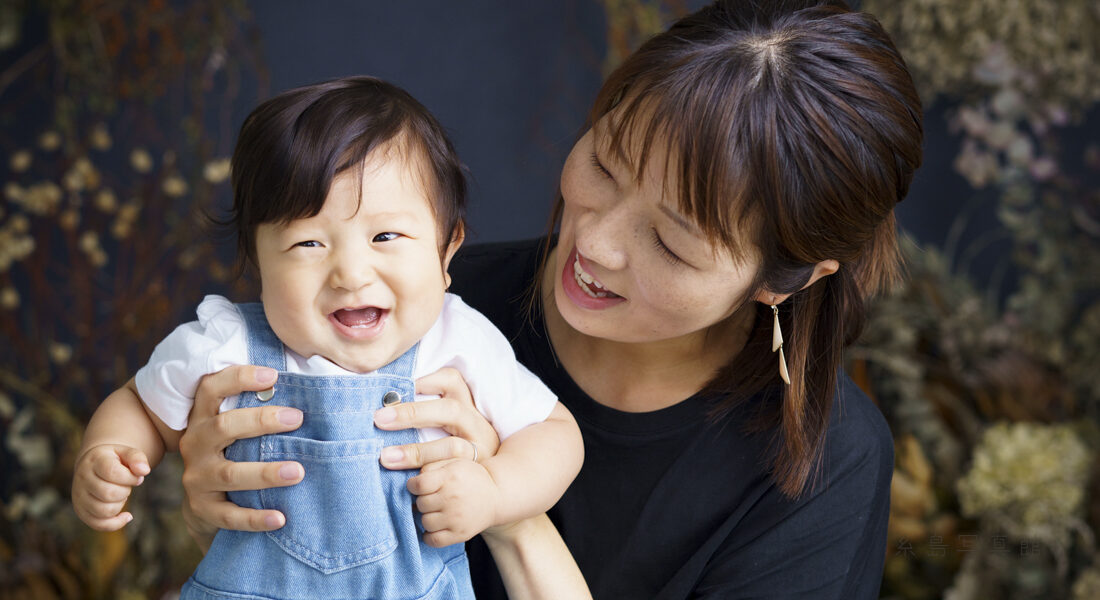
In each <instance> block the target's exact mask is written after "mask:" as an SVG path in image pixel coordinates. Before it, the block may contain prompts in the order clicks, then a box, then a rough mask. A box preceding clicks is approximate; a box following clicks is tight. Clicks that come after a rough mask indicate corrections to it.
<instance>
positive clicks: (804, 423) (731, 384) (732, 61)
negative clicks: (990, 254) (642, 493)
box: [553, 0, 923, 497]
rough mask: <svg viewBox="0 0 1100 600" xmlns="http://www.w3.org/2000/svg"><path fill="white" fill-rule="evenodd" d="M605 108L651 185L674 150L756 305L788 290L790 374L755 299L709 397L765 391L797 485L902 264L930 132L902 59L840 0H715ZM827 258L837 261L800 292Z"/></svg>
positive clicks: (627, 66)
mask: <svg viewBox="0 0 1100 600" xmlns="http://www.w3.org/2000/svg"><path fill="white" fill-rule="evenodd" d="M609 113H612V116H613V118H610V119H606V120H605V121H604V123H605V124H607V126H608V129H607V132H608V133H609V135H610V139H611V144H612V148H614V149H616V151H617V152H618V153H619V154H620V156H621V157H622V158H624V159H626V160H627V161H628V162H627V164H633V165H636V166H637V171H636V176H637V177H638V178H639V179H640V178H641V176H642V174H643V170H644V169H645V168H646V165H647V163H648V155H649V152H650V149H651V148H652V147H653V144H655V143H661V144H668V146H669V149H670V152H669V153H668V154H669V156H670V157H672V158H670V161H669V164H667V165H665V167H666V169H667V172H668V174H669V176H670V177H671V178H673V179H672V181H677V182H679V184H680V185H679V192H680V194H679V206H680V209H681V211H682V212H683V213H684V214H686V215H688V216H690V217H692V218H694V220H695V221H696V223H698V225H699V226H700V228H701V229H702V230H703V232H704V234H705V235H706V236H707V238H708V240H709V241H710V242H711V243H712V244H714V245H715V247H722V248H725V249H727V250H729V251H730V252H731V253H732V254H733V256H734V257H735V258H746V257H748V256H750V255H751V256H752V257H753V258H755V259H756V260H757V261H759V263H758V264H759V265H760V269H759V271H758V273H757V276H756V278H755V281H754V283H753V284H752V285H751V286H750V289H749V290H748V292H747V293H746V295H745V299H744V302H746V303H748V302H750V299H751V298H754V297H756V295H757V293H759V292H764V293H766V294H769V293H770V294H792V295H791V296H790V298H789V299H788V300H787V301H786V302H783V303H782V304H780V313H779V315H780V322H781V328H782V331H783V334H784V337H785V344H784V348H785V350H786V352H787V361H788V368H789V370H790V375H791V384H790V385H789V386H784V385H782V383H781V382H780V381H779V376H778V362H777V357H776V355H775V354H773V353H772V352H771V336H772V318H773V316H772V311H771V309H770V308H769V307H768V306H766V305H763V304H759V303H755V306H756V316H755V318H756V323H755V325H754V327H753V329H752V332H753V333H752V335H751V336H750V338H749V340H748V342H747V343H746V346H745V348H744V349H743V351H741V352H740V353H739V354H738V355H737V356H736V357H734V358H733V360H732V361H731V362H730V363H729V364H727V365H726V366H725V367H724V368H723V369H721V370H720V371H719V373H718V374H717V375H716V376H715V377H714V378H713V379H712V380H711V382H710V383H709V384H708V385H707V387H706V389H705V390H704V392H705V393H708V394H711V395H713V396H714V397H716V398H719V400H718V401H717V403H716V405H715V407H714V411H713V415H712V416H713V417H714V418H716V419H717V418H720V417H721V416H722V415H723V414H725V413H728V412H729V411H730V410H732V409H733V408H734V407H736V406H738V405H739V404H740V403H742V402H743V401H745V400H746V399H748V398H750V397H753V396H754V395H756V394H757V393H759V392H761V391H765V392H766V393H765V394H763V395H762V396H757V398H762V399H761V400H760V404H759V406H756V407H754V408H755V409H756V411H757V414H758V415H759V416H758V418H757V419H756V420H754V421H753V423H752V428H753V429H757V430H768V431H773V432H774V433H775V437H774V438H773V439H774V441H775V443H774V446H773V454H772V456H771V460H773V464H772V467H773V470H772V473H773V478H774V480H775V482H776V484H777V485H778V487H779V488H780V489H781V490H782V491H783V493H785V494H786V495H788V496H790V497H797V496H799V495H800V494H801V493H802V492H803V491H804V490H805V489H806V487H807V485H808V483H809V482H810V481H811V480H812V479H813V475H814V472H815V465H817V464H819V460H820V457H821V449H822V446H823V443H824V436H825V431H826V429H827V427H828V423H829V413H830V410H831V407H832V403H833V397H834V395H835V393H836V388H837V375H838V370H839V368H840V363H841V359H842V353H843V349H844V347H845V346H847V345H848V344H850V343H851V342H853V341H854V340H855V339H856V338H857V337H858V336H859V334H860V331H861V330H862V328H863V325H864V321H865V315H864V306H865V302H866V300H867V298H869V297H870V296H871V295H872V294H874V293H875V292H876V291H878V290H880V289H881V288H883V287H884V286H886V285H889V284H890V283H891V282H893V281H894V280H896V278H897V276H898V270H899V257H898V250H897V243H896V232H895V223H894V212H893V211H894V206H895V204H897V203H898V202H899V201H901V200H902V198H904V197H905V194H906V192H907V191H908V187H909V183H910V181H911V180H912V177H913V172H914V171H915V170H916V168H917V167H918V166H919V165H920V162H921V141H922V136H923V132H922V125H921V106H920V99H919V97H918V96H917V92H916V89H915V88H914V86H913V82H912V79H911V77H910V75H909V72H908V70H907V69H906V66H905V63H904V61H903V60H902V58H901V56H900V55H899V54H898V52H897V49H896V48H895V47H894V45H893V43H892V42H891V40H890V38H889V36H888V35H887V34H886V33H885V31H883V29H882V27H881V25H880V24H879V23H878V21H877V20H875V18H874V17H872V16H871V15H869V14H866V13H857V12H852V11H851V10H850V9H849V8H848V7H847V6H846V5H845V4H844V3H843V2H840V1H828V0H826V1H817V2H815V1H807V0H802V1H796V0H791V1H786V0H770V1H760V2H754V1H751V0H736V1H727V2H717V3H715V4H713V5H711V6H709V7H707V8H704V9H702V10H700V11H698V12H696V13H694V14H692V15H690V16H688V17H685V18H684V19H682V20H680V21H679V22H677V23H675V24H674V25H673V26H672V27H671V28H670V29H669V30H668V31H667V32H665V33H663V34H660V35H657V36H656V37H654V38H652V39H650V40H649V41H648V42H646V43H645V44H644V45H643V46H642V47H641V48H639V49H638V50H637V51H636V52H635V53H634V54H632V55H631V56H630V57H629V58H627V59H626V61H625V62H624V63H623V64H622V65H621V66H619V68H618V69H616V70H615V71H614V72H613V73H612V74H611V75H610V76H609V77H608V79H607V81H606V82H605V83H604V86H603V88H602V89H601V91H600V93H599V95H598V97H597V99H596V102H595V105H594V107H593V109H592V112H591V115H590V119H589V125H590V126H591V125H592V124H594V123H596V122H597V121H599V120H600V119H602V118H603V117H604V116H605V115H608V114H609ZM601 126H602V125H601ZM634 136H640V137H634ZM627 148H640V151H637V152H634V153H633V154H631V155H629V156H628V152H627V150H626V149H627ZM560 209H561V202H560V200H559V202H558V205H557V206H555V210H554V217H553V218H554V223H556V222H557V218H558V216H560ZM826 259H835V260H837V261H838V262H839V263H840V269H839V270H838V271H837V273H836V274H834V275H831V276H828V277H824V278H822V279H820V280H818V281H817V282H816V283H814V284H812V285H810V286H809V287H807V288H805V289H802V288H803V286H804V285H805V284H806V282H807V281H809V279H810V277H811V275H812V273H813V270H814V266H815V264H817V263H818V262H820V261H823V260H826Z"/></svg>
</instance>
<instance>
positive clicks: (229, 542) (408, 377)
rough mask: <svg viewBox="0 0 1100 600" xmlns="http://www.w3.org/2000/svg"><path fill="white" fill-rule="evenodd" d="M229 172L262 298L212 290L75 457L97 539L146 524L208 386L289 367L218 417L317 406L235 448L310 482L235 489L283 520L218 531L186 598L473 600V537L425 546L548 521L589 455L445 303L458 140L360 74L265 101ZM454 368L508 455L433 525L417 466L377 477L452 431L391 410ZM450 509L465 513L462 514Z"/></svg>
mask: <svg viewBox="0 0 1100 600" xmlns="http://www.w3.org/2000/svg"><path fill="white" fill-rule="evenodd" d="M232 173H233V194H234V206H233V219H232V223H233V224H234V225H235V227H236V231H237V236H238V251H239V253H240V255H241V257H242V260H245V261H247V263H248V264H251V265H252V266H254V267H256V268H258V270H259V275H260V282H261V290H262V291H261V297H260V299H261V302H260V303H254V304H240V305H234V304H232V303H230V302H229V301H228V300H226V299H225V298H222V297H219V296H207V297H206V298H205V299H204V300H203V301H202V303H201V304H200V305H199V307H198V311H197V312H198V321H194V322H190V323H185V324H183V325H181V326H179V327H178V328H177V329H176V330H175V331H173V332H172V333H171V334H170V335H169V336H168V337H167V338H166V339H165V340H164V341H163V342H161V343H160V344H159V345H158V346H157V348H156V350H155V351H154V352H153V356H152V357H151V358H150V360H149V363H148V364H147V365H145V366H144V367H143V368H142V369H141V370H139V371H138V373H137V375H136V376H135V377H134V379H133V380H131V381H130V382H129V383H128V384H127V385H126V386H124V387H123V388H122V389H121V390H119V391H116V392H115V393H113V394H111V396H110V397H108V398H107V400H105V401H104V402H103V404H101V405H100V407H99V408H98V409H97V410H96V413H95V415H94V416H93V417H92V420H91V422H90V423H89V425H88V430H87V432H86V434H85V439H84V443H83V446H82V448H81V451H80V454H79V458H78V459H77V462H76V470H75V475H74V479H73V489H72V498H73V505H74V508H75V509H76V512H77V515H79V516H80V518H81V519H82V520H84V522H86V523H87V524H88V525H90V526H91V527H93V528H96V529H100V530H116V529H118V528H120V527H122V526H124V525H125V524H126V523H128V522H129V521H130V520H131V519H132V516H131V515H130V514H129V513H126V512H123V511H122V508H123V504H124V502H125V500H126V498H127V497H128V495H129V493H130V489H131V487H132V486H134V485H140V484H141V482H142V480H143V478H144V475H146V474H147V473H148V472H149V471H150V469H151V468H152V467H154V466H155V463H156V462H158V461H159V459H160V457H161V456H163V454H164V452H165V451H166V450H168V451H172V450H176V449H178V443H179V438H180V436H181V434H182V430H183V429H184V428H186V426H187V417H188V414H189V412H190V410H191V405H192V403H193V398H194V395H195V390H196V388H197V386H198V383H199V380H200V379H201V378H202V377H203V376H204V375H206V374H208V373H213V372H216V371H219V370H221V369H222V368H224V367H226V366H229V365H233V364H256V365H260V366H265V367H270V368H274V369H276V370H278V371H279V376H278V382H277V383H276V384H275V386H274V388H272V389H271V390H266V391H264V392H258V393H245V394H241V395H240V396H238V397H234V398H227V399H226V400H225V401H224V402H223V403H222V406H221V410H223V411H224V410H228V409H230V408H236V407H248V406H258V405H262V404H263V403H264V402H269V401H274V403H276V404H279V405H285V406H291V407H295V408H298V409H301V410H302V411H303V414H304V420H303V424H302V426H301V427H300V428H299V429H297V430H295V431H290V432H287V433H283V434H275V435H266V436H262V437H259V438H252V439H244V440H239V441H237V442H236V443H234V444H233V445H231V446H230V447H229V448H227V449H226V457H227V458H230V459H233V460H238V461H283V460H292V461H297V462H300V463H302V464H303V466H304V467H305V478H304V479H303V480H302V482H300V483H298V484H297V485H293V486H290V487H286V488H273V489H265V490H259V491H244V492H231V493H230V494H229V498H230V499H231V500H233V501H234V502H236V503H237V504H239V505H241V506H246V507H249V508H262V509H275V510H279V511H281V512H282V513H283V514H284V515H286V524H285V525H284V526H283V527H282V528H280V529H277V530H275V531H270V532H266V533H254V532H243V531H229V530H221V531H219V532H218V534H217V536H216V537H215V539H214V542H213V545H212V546H211V548H210V550H209V552H208V553H207V554H206V556H205V558H204V559H203V561H202V563H201V564H200V565H199V566H198V568H197V570H196V571H195V573H194V574H193V575H192V577H191V578H190V579H189V580H188V581H187V583H186V584H185V585H184V587H183V590H182V595H181V597H182V598H183V599H184V600H186V599H190V598H241V597H248V598H280V599H297V598H302V599H307V598H337V597H339V598H473V597H474V596H473V591H472V589H471V587H470V577H469V570H468V567H467V563H466V556H465V553H464V552H463V548H462V545H461V544H454V545H451V546H445V547H443V548H434V547H431V546H429V545H428V544H426V543H423V542H422V541H421V539H420V535H421V533H423V532H425V531H431V532H437V531H451V532H456V531H457V532H470V531H472V532H474V533H470V534H468V535H460V536H458V537H459V538H460V539H465V538H468V537H470V535H474V534H475V533H476V532H478V531H481V530H483V529H485V528H486V527H489V526H493V525H498V524H503V523H504V522H508V521H512V520H515V519H516V518H518V517H525V516H531V515H534V514H538V513H540V512H543V511H545V510H546V509H547V508H549V507H550V506H551V505H553V503H554V502H556V501H557V499H558V497H560V495H561V494H562V493H563V492H564V491H565V488H566V487H567V486H568V485H569V483H570V481H571V480H572V478H573V477H574V476H576V474H577V472H578V470H579V469H580V460H581V456H582V451H581V450H580V448H579V440H580V438H579V433H578V431H577V426H576V423H575V422H574V421H573V419H572V417H571V416H570V415H569V413H568V411H566V410H565V408H564V407H563V406H561V405H560V404H559V403H558V402H557V398H556V397H555V396H554V394H553V393H552V392H551V391H550V390H549V389H547V388H546V386H545V385H543V384H542V382H540V381H539V380H538V379H537V378H536V377H535V376H534V375H532V374H531V373H530V372H529V371H527V370H526V369H525V368H524V367H523V366H522V365H520V364H519V363H518V362H516V359H515V356H514V355H513V353H512V350H511V347H510V346H509V344H508V342H507V340H506V339H504V336H503V335H501V333H500V332H499V331H497V330H496V329H495V328H494V327H493V326H492V324H490V323H489V321H488V320H487V319H486V318H485V317H484V316H482V315H481V314H479V313H477V312H476V311H474V310H473V309H471V308H469V307H468V306H466V305H465V304H464V303H463V302H462V300H461V299H459V298H458V297H457V296H454V295H451V294H447V293H446V289H447V286H448V285H449V276H448V274H447V266H448V263H449V262H450V260H451V257H452V256H454V253H455V251H456V250H457V249H458V247H459V246H460V245H461V243H462V241H463V238H464V229H463V212H464V207H465V193H466V185H465V179H464V176H463V172H462V167H461V164H460V163H459V161H458V159H457V157H456V156H455V154H454V150H453V148H452V146H451V143H450V141H449V140H448V139H447V138H446V136H445V134H444V133H443V130H442V128H441V127H440V125H439V124H438V123H437V122H436V120H435V119H434V118H433V117H432V115H431V114H430V113H429V112H428V111H427V110H426V109H425V108H424V107H423V106H422V105H420V104H419V103H418V102H417V101H416V100H414V99H413V98H412V97H411V96H409V94H407V93H406V92H404V91H403V90H401V89H398V88H397V87H395V86H393V85H390V84H388V83H385V82H383V81H380V80H377V79H373V78H368V77H352V78H346V79H340V80H335V81H330V82H326V83H321V84H317V85H312V86H307V87H303V88H299V89H295V90H291V91H289V92H286V93H283V94H281V95H279V96H277V97H275V98H273V99H271V100H269V101H267V102H264V103H263V104H261V105H260V106H259V107H258V108H256V109H255V110H254V111H253V112H252V114H251V115H249V117H248V119H247V120H246V121H245V123H244V125H243V126H242V128H241V133H240V137H239V139H238V141H237V147H236V149H235V151H234V154H233V160H232ZM443 367H454V368H456V369H458V370H459V371H460V372H461V373H462V375H463V377H464V378H465V380H466V382H467V384H468V385H469V388H470V391H471V393H472V395H473V398H474V401H475V405H476V407H477V409H478V410H479V411H481V413H482V414H483V415H484V416H485V417H486V418H487V419H488V420H489V421H490V422H491V423H492V425H493V427H494V428H495V429H496V431H497V434H498V435H499V437H500V439H501V446H500V449H499V451H498V452H497V454H496V456H493V457H485V456H482V457H476V456H475V459H474V461H470V460H468V459H462V460H455V461H452V462H450V463H448V464H446V465H445V466H443V469H454V474H456V475H457V474H461V477H457V476H456V477H444V478H441V479H440V480H441V481H443V483H442V484H441V485H442V487H441V488H440V489H438V490H437V491H436V492H435V493H434V494H429V495H424V496H421V497H420V499H419V502H418V506H419V507H420V509H421V510H422V514H421V515H419V516H417V515H416V514H414V508H413V504H414V500H415V499H414V498H413V497H412V496H411V495H410V493H409V492H408V490H407V489H406V483H407V481H408V480H409V478H410V477H412V476H413V475H415V473H414V472H410V471H389V470H387V469H384V468H381V467H380V465H379V452H380V450H381V449H382V448H383V447H385V446H392V445H398V444H408V443H415V442H418V441H424V440H427V439H436V438H439V437H442V436H443V435H445V434H444V433H443V432H441V431H429V430H423V431H421V432H420V433H419V434H418V433H416V432H414V431H392V432H391V431H382V430H379V429H376V428H375V427H374V424H373V414H374V412H375V411H377V410H378V409H380V408H382V407H383V406H389V405H392V404H394V403H398V402H407V401H413V400H415V399H416V398H415V394H414V380H415V379H416V378H418V377H421V376H423V375H427V374H429V373H433V372H435V371H437V370H439V369H441V368H443ZM474 453H475V454H476V447H474ZM548 457H552V458H548ZM532 490H539V491H538V492H537V493H533V492H532ZM445 498H446V499H447V500H446V501H444V500H443V499H445ZM454 503H460V504H461V505H462V510H451V511H448V510H446V508H447V505H448V504H452V505H453V504H454ZM421 521H422V522H421Z"/></svg>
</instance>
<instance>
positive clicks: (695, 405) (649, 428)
mask: <svg viewBox="0 0 1100 600" xmlns="http://www.w3.org/2000/svg"><path fill="white" fill-rule="evenodd" d="M540 244H541V241H540V240H530V241H524V242H509V243H498V244H485V245H480V246H473V247H469V248H466V249H464V250H462V251H460V252H459V254H458V256H456V257H455V259H454V260H453V261H452V263H451V267H450V272H451V275H452V277H453V283H452V286H451V291H452V292H454V293H457V294H458V295H460V296H462V298H463V299H464V300H465V301H466V303H467V304H469V305H470V306H472V307H474V308H476V309H477V310H479V311H481V312H482V313H484V314H485V315H486V316H487V317H488V318H489V319H490V320H491V321H492V322H493V323H494V324H496V326H497V327H498V328H500V330H501V331H503V332H504V335H505V336H506V337H507V338H508V339H509V340H510V341H511V343H512V346H513V348H514V349H515V351H516V356H517V357H518V358H519V361H520V362H522V363H523V364H524V365H526V366H527V368H529V369H530V370H531V371H532V372H534V373H535V374H536V375H538V376H539V377H540V378H541V379H542V380H543V381H544V382H545V383H546V384H547V385H548V386H549V387H550V389H552V390H553V391H554V392H555V393H557V395H558V398H559V399H560V400H561V402H562V403H563V404H564V405H565V406H566V407H567V408H568V409H569V410H570V411H571V412H572V413H573V416H574V417H576V419H577V423H578V424H579V425H580V429H581V433H582V435H583V437H584V445H585V447H584V450H585V458H584V466H583V468H582V469H581V472H580V475H579V476H578V477H577V479H576V480H575V481H574V482H573V484H572V485H571V486H570V487H569V489H568V490H567V491H566V492H565V495H564V496H563V497H562V499H561V500H560V501H559V502H558V503H557V505H556V506H555V507H554V508H553V509H552V510H551V511H550V513H549V514H550V518H551V519H552V520H553V522H554V523H555V525H557V527H558V530H559V531H560V532H561V535H562V537H563V538H564V539H565V542H566V544H567V545H568V546H569V549H570V550H571V551H572V553H573V556H574V557H575V558H576V560H577V563H578V564H579V565H580V568H581V571H582V572H583V573H584V576H585V579H586V580H587V582H588V585H589V587H590V588H591V590H592V593H593V595H594V596H595V597H596V598H598V599H615V600H619V599H628V600H631V599H648V598H660V599H678V598H805V599H810V598H812V599H814V600H821V599H828V598H843V599H844V600H862V599H865V598H868V599H869V598H877V597H878V589H879V584H880V581H881V577H882V567H883V561H884V559H885V554H886V550H887V549H886V547H885V543H886V541H885V540H886V523H887V518H888V514H889V504H890V477H891V475H892V473H893V462H894V460H893V442H892V439H891V436H890V431H889V429H888V427H887V425H886V421H885V420H884V419H883V417H882V415H881V413H880V412H879V410H878V408H877V407H875V405H874V404H873V403H872V402H871V401H870V399H868V397H867V396H866V395H864V394H863V393H862V392H861V391H860V390H859V388H858V387H856V385H855V384H854V383H852V381H851V379H849V378H848V377H847V376H846V375H843V374H842V376H841V378H840V381H839V384H838V385H839V387H838V393H837V396H836V398H835V402H834V405H833V408H832V413H831V415H832V416H831V421H830V425H829V429H828V432H827V434H826V441H825V449H824V455H823V463H822V468H821V470H820V471H819V476H818V479H817V482H816V484H815V485H814V487H813V488H812V489H811V490H809V491H807V492H805V493H804V494H803V495H802V497H800V498H799V499H798V500H789V499H787V498H786V497H784V496H783V495H782V493H781V492H780V491H779V490H778V489H777V488H776V487H775V486H774V485H773V483H772V481H771V480H770V479H769V477H768V473H767V471H766V461H765V459H764V456H765V454H766V452H767V448H768V442H769V438H768V437H767V436H766V435H763V434H758V435H750V434H746V433H744V429H745V428H744V427H743V418H744V415H739V414H738V413H736V412H735V413H734V414H732V415H730V416H729V417H728V418H725V419H723V420H721V421H718V422H715V421H714V420H713V419H708V417H707V410H708V408H709V407H710V404H709V403H708V399H707V398H705V397H702V396H694V397H691V398H688V399H687V400H685V401H683V402H680V403H679V404H676V405H674V406H670V407H668V408H665V409H662V410H658V411H654V412H648V413H626V412H621V411H618V410H614V409H611V408H608V407H606V406H603V405H601V404H599V403H597V402H595V401H594V400H592V399H591V398H589V397H588V396H587V395H586V394H585V393H584V392H583V391H581V389H580V388H578V387H577V385H576V384H575V383H574V382H573V380H572V379H570V377H569V375H568V374H567V373H566V372H565V370H564V369H562V368H561V367H560V366H559V365H558V364H557V362H556V360H555V358H554V355H553V351H552V349H551V347H550V344H549V340H548V339H547V337H546V334H545V332H544V330H543V325H542V316H541V314H535V315H529V314H528V313H527V311H526V310H525V308H524V306H525V300H526V294H527V293H528V289H529V288H530V286H531V284H532V282H533V281H534V280H535V277H536V272H537V266H538V265H537V263H538V255H539V247H540ZM751 404H752V402H751V400H750V401H749V402H745V403H743V406H751ZM739 416H740V418H739ZM547 460H553V457H552V456H548V457H547ZM467 550H468V551H469V555H470V568H471V572H472V575H473V581H474V589H475V591H476V592H477V597H478V598H479V599H496V598H500V599H503V598H506V597H507V596H506V594H505V592H504V588H503V586H502V585H501V582H500V578H499V575H498V574H497V572H496V568H495V565H494V563H493V560H492V557H491V556H490V554H489V552H488V550H487V548H486V547H485V545H484V543H483V542H482V541H481V540H480V538H475V539H474V540H471V541H470V542H469V543H468V544H467Z"/></svg>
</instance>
